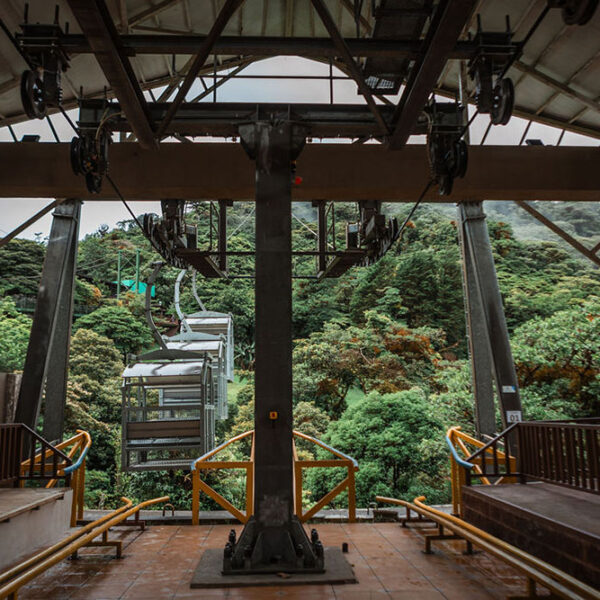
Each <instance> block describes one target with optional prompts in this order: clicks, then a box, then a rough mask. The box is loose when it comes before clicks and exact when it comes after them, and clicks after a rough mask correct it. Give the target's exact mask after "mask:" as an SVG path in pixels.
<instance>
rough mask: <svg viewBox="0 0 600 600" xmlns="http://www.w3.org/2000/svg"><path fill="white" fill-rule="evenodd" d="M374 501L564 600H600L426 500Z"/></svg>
mask: <svg viewBox="0 0 600 600" xmlns="http://www.w3.org/2000/svg"><path fill="white" fill-rule="evenodd" d="M375 499H376V500H377V501H378V502H385V503H388V504H396V505H398V506H404V507H405V508H407V509H409V510H412V511H415V512H416V513H418V514H421V515H423V516H425V517H428V518H430V519H431V520H433V521H435V522H436V523H438V524H439V525H441V526H443V527H446V528H447V529H449V530H451V531H452V532H453V533H454V534H456V535H458V536H459V537H461V538H463V539H465V540H467V541H469V542H471V543H473V544H475V545H476V546H478V547H479V548H481V549H482V550H485V551H486V552H489V553H490V554H492V555H493V556H495V557H496V558H499V559H500V560H503V561H504V562H506V563H507V564H509V565H510V566H512V567H514V568H515V569H517V570H519V571H521V572H522V573H523V574H525V576H526V577H527V578H528V579H530V580H533V581H535V582H537V583H540V584H541V585H543V586H545V587H546V588H548V589H549V590H550V591H551V592H553V593H555V594H558V595H559V596H561V597H562V598H567V599H581V600H600V592H598V591H596V590H594V589H593V588H592V587H590V586H588V585H586V584H585V583H583V582H581V581H579V580H578V579H575V578H574V577H572V576H571V575H569V574H568V573H565V572H564V571H561V570H560V569H557V568H556V567H553V566H552V565H550V564H548V563H546V562H544V561H542V560H540V559H539V558H536V557H535V556H532V555H531V554H528V553H527V552H524V551H523V550H521V549H519V548H517V547H515V546H512V545H511V544H508V543H507V542H505V541H503V540H500V539H498V538H496V537H494V536H492V535H490V534H489V533H487V532H486V531H483V530H481V529H479V528H477V527H474V526H473V525H471V524H469V523H467V522H466V521H463V520H462V519H460V518H458V517H455V516H453V515H448V514H446V513H444V512H442V511H439V510H437V509H435V508H432V507H431V506H427V505H426V504H424V503H423V501H424V500H425V497H424V496H419V497H418V498H415V499H414V501H413V503H411V502H407V501H405V500H399V499H396V498H386V497H383V496H376V498H375ZM574 594H576V595H574Z"/></svg>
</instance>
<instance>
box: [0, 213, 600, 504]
mask: <svg viewBox="0 0 600 600" xmlns="http://www.w3.org/2000/svg"><path fill="white" fill-rule="evenodd" d="M512 207H513V205H510V206H509V205H508V203H497V204H492V203H488V206H487V207H486V208H487V210H488V212H489V213H491V215H492V217H493V218H490V219H488V226H489V231H490V236H491V240H492V245H493V250H494V257H495V260H496V266H497V269H498V278H499V282H500V288H501V292H502V295H503V298H504V303H505V309H506V316H507V321H508V325H509V328H510V332H511V340H512V348H513V353H514V358H515V362H516V366H517V371H518V375H519V381H520V385H521V390H522V401H523V408H524V417H525V418H527V419H559V418H570V417H579V416H590V415H598V414H599V413H600V383H599V379H598V372H599V369H600V272H599V271H598V270H597V269H596V268H594V267H593V266H592V265H591V263H589V262H586V261H585V259H581V258H579V257H578V256H577V255H575V254H574V253H573V252H572V251H571V250H570V249H569V248H568V247H567V246H565V245H564V244H563V243H562V242H561V243H558V242H556V241H552V240H551V237H550V235H545V234H544V236H543V237H542V235H541V230H540V229H539V228H538V227H537V226H536V225H535V224H534V223H535V222H532V221H531V219H530V218H529V217H528V216H527V215H525V217H521V215H520V214H519V215H518V216H517V215H516V213H515V211H514V210H513V208H512ZM388 208H389V209H391V210H398V211H399V218H402V214H403V213H404V214H405V213H406V211H407V210H408V209H407V208H406V207H402V206H400V207H398V208H396V207H395V206H392V207H388ZM189 209H190V212H189V214H188V220H189V222H196V223H198V225H199V230H200V236H199V237H200V240H201V242H200V243H206V244H208V241H209V240H208V230H207V222H208V208H207V205H206V204H202V203H198V204H195V205H194V204H192V205H190V207H189ZM540 210H544V212H545V213H546V214H548V215H549V216H550V217H553V218H555V219H557V220H558V221H563V222H564V221H569V222H570V225H569V226H568V227H569V230H570V231H571V233H573V234H574V235H577V236H580V238H581V239H583V240H587V241H588V242H590V243H592V241H593V236H594V232H600V219H599V218H598V216H597V214H596V211H595V210H592V208H591V207H590V205H587V204H582V205H574V204H566V203H565V204H560V205H559V204H545V205H544V206H543V207H540ZM294 213H295V215H296V216H297V218H294V220H293V224H294V247H295V248H297V249H302V250H308V249H313V248H314V245H315V236H314V231H315V230H316V223H315V221H316V214H315V213H314V210H313V209H312V208H311V207H310V205H304V204H303V205H296V206H295V208H294ZM337 213H338V215H337V216H338V223H340V228H339V236H340V240H341V239H342V228H341V223H342V222H343V221H345V220H354V219H355V207H354V206H353V205H350V204H348V205H345V204H344V205H340V206H339V207H338V209H337ZM454 218H455V217H454V211H453V210H452V209H451V208H450V207H448V206H442V207H432V208H429V207H421V208H419V210H418V212H417V214H416V216H415V217H414V220H413V221H412V222H410V223H409V227H408V228H407V230H406V232H405V234H404V236H403V239H402V240H401V241H400V242H399V243H397V244H396V246H395V247H394V248H393V249H392V250H391V251H390V252H389V253H388V254H387V255H386V256H385V257H384V258H383V259H382V260H381V261H380V262H378V263H377V264H375V265H373V266H371V267H369V268H362V269H358V268H356V269H353V270H351V271H350V272H348V273H347V274H345V275H344V276H343V277H341V278H339V279H333V280H327V281H325V282H323V283H317V282H315V281H314V280H310V279H295V280H294V285H293V294H294V314H293V325H294V340H295V341H294V398H293V400H294V406H295V427H296V428H298V429H300V430H302V431H304V432H306V433H308V434H309V435H313V436H317V437H319V438H321V439H323V440H324V441H326V442H327V443H329V444H330V445H332V446H334V447H336V448H337V449H339V450H341V451H342V452H345V453H347V454H349V455H351V456H353V457H354V458H356V459H357V460H358V461H359V465H360V471H359V472H358V473H357V494H358V504H359V505H361V506H366V505H367V503H368V502H370V501H372V500H373V498H374V496H375V494H382V495H387V496H396V497H405V498H410V499H412V498H413V497H414V496H415V495H418V494H422V493H424V494H426V495H427V496H428V499H429V500H430V501H432V502H445V501H447V500H448V494H449V483H448V456H447V449H446V447H445V444H444V432H445V430H446V428H447V427H449V426H451V425H461V426H462V427H463V429H464V430H466V431H473V402H472V390H471V382H470V372H469V365H468V361H467V344H466V335H465V323H464V304H463V298H462V283H461V271H460V256H459V250H458V245H457V231H456V224H455V221H454ZM527 219H530V220H529V221H528V220H527ZM512 223H514V225H515V226H516V228H517V230H518V231H519V236H518V237H517V236H516V235H515V233H514V229H513V226H512ZM253 225H254V220H253V205H252V204H250V203H238V204H236V205H235V207H234V208H233V209H231V211H230V216H229V231H230V236H231V237H230V239H229V244H230V248H231V249H232V250H246V251H248V250H252V249H253V247H254V242H253ZM528 232H529V233H530V234H531V235H530V237H531V238H536V239H527V234H528ZM540 238H542V239H540ZM136 248H139V249H141V265H142V266H141V279H142V281H144V280H145V279H146V278H147V277H148V275H149V273H150V271H151V264H152V262H153V261H155V260H156V259H157V257H156V255H155V254H154V253H153V251H152V250H151V248H150V245H149V244H148V242H147V241H146V240H145V239H144V237H143V236H142V234H141V232H140V231H139V230H138V229H137V226H136V225H135V223H133V222H130V221H126V222H123V223H121V224H120V225H119V226H118V227H117V228H115V229H113V230H109V229H108V228H107V227H101V228H100V229H99V230H98V231H97V232H96V233H94V234H92V235H88V236H87V237H86V238H85V239H84V240H82V241H81V243H80V247H79V259H78V260H79V262H78V267H77V287H76V299H75V303H76V306H77V309H76V312H77V314H78V316H77V318H76V320H75V323H74V328H73V332H74V334H73V340H72V348H71V362H70V379H69V389H68V405H67V406H68V414H67V425H68V428H69V430H70V431H73V430H75V429H76V428H79V427H83V428H86V429H88V430H89V431H90V432H91V434H92V437H93V440H94V445H93V448H92V451H91V453H90V457H89V462H88V466H89V468H90V469H91V472H90V476H89V478H88V491H87V500H86V501H87V503H88V505H89V506H100V507H102V506H113V505H114V504H115V503H116V502H117V501H118V498H119V497H120V496H121V495H127V496H129V497H131V498H133V499H136V498H145V497H149V496H156V495H161V494H163V493H168V494H169V495H170V496H171V498H172V501H173V503H174V504H175V506H176V507H177V508H181V509H184V508H189V505H190V488H191V484H190V481H189V477H186V476H185V473H182V472H173V473H169V474H167V475H165V474H164V473H136V474H123V473H120V471H119V467H118V465H119V462H120V458H119V456H118V454H119V449H120V435H121V433H120V403H121V398H120V391H119V385H120V377H119V376H120V373H121V371H122V369H123V367H124V362H125V361H126V360H127V354H128V353H138V352H141V351H143V350H147V349H150V348H151V347H152V344H153V340H152V336H151V334H150V331H149V329H148V327H147V326H146V323H145V321H144V317H143V298H142V297H141V296H140V295H138V294H135V293H133V292H126V291H122V292H121V297H120V300H119V301H117V300H116V284H115V281H116V278H117V254H118V252H119V251H121V256H122V264H123V272H122V278H123V279H134V277H135V271H134V266H135V251H136ZM44 252H45V247H44V244H43V243H41V242H34V241H30V240H15V241H13V242H12V243H11V244H9V245H8V246H7V247H5V248H3V249H1V250H0V273H1V274H2V277H1V279H0V295H1V297H2V299H1V300H0V371H11V370H19V369H21V368H22V366H23V362H24V357H25V352H26V349H27V341H28V332H29V328H30V322H31V321H30V313H28V312H26V310H25V308H24V307H26V306H29V305H30V302H29V304H28V301H27V299H31V298H34V297H35V294H36V292H37V284H38V281H39V276H40V269H41V264H42V261H43V256H44ZM252 269H253V265H252V261H251V260H250V259H249V258H248V257H237V258H233V259H231V268H230V271H231V272H232V273H233V274H236V275H251V274H252ZM314 271H315V265H314V263H313V259H298V260H296V261H295V263H294V273H295V274H296V275H311V274H314ZM176 274H177V271H176V270H174V269H172V268H166V269H163V271H162V272H161V274H160V277H159V279H158V281H157V285H156V297H155V299H154V301H153V302H154V311H155V314H156V317H157V318H158V319H159V320H160V321H161V322H162V323H164V325H165V331H166V330H167V329H168V327H167V326H168V325H171V329H172V325H173V322H174V317H175V311H174V307H173V301H172V293H173V283H174V280H175V276H176ZM198 291H199V295H200V297H201V298H202V300H203V301H204V302H205V304H206V306H207V307H208V308H209V309H211V310H217V311H223V312H231V313H232V314H233V315H234V317H235V334H236V372H237V375H236V382H235V384H233V385H232V387H231V390H230V393H229V399H230V411H229V414H230V416H229V419H228V420H227V421H225V422H222V423H219V427H218V431H217V434H218V438H219V441H222V440H225V439H227V438H229V437H231V436H232V435H234V434H236V433H240V432H242V431H245V430H247V429H251V428H252V418H253V405H254V396H253V364H254V348H253V311H254V292H253V281H252V279H249V278H242V279H232V280H230V281H221V280H203V279H201V278H200V279H199V285H198ZM182 305H183V308H184V310H185V311H188V312H193V311H195V310H197V307H196V304H195V301H194V300H193V297H192V294H191V290H190V289H189V286H185V285H184V288H183V296H182ZM498 427H500V422H498ZM240 451H241V450H237V451H236V450H232V451H231V452H232V454H231V456H233V455H234V453H235V452H240ZM299 451H300V452H301V454H302V456H305V457H306V456H308V455H310V454H311V453H314V448H311V447H308V446H300V447H299ZM338 476H339V477H342V473H339V474H338V473H335V472H331V473H330V472H328V471H327V470H323V471H320V470H318V469H310V470H308V472H307V473H306V488H307V492H306V501H307V502H309V501H310V499H311V498H318V497H320V496H321V495H322V494H323V493H325V492H326V491H328V490H329V489H331V487H332V484H333V483H334V482H335V478H336V477H338ZM210 477H211V478H212V479H211V482H212V483H213V484H214V485H215V486H217V488H218V489H219V490H220V491H221V493H223V494H224V495H225V496H226V497H228V498H229V499H230V500H232V501H234V502H241V500H242V499H243V494H244V485H243V477H242V474H241V473H235V472H234V473H232V472H229V473H212V474H211V475H210ZM344 502H345V498H344V497H339V498H338V499H337V500H336V506H343V505H344ZM212 507H214V505H213V504H211V502H210V501H209V500H203V508H204V509H208V508H212Z"/></svg>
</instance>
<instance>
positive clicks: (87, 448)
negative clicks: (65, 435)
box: [63, 429, 92, 475]
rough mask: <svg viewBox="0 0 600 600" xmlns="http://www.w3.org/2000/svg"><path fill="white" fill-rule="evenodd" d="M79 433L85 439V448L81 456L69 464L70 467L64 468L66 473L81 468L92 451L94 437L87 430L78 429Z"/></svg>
mask: <svg viewBox="0 0 600 600" xmlns="http://www.w3.org/2000/svg"><path fill="white" fill-rule="evenodd" d="M77 433H78V435H80V436H81V437H82V438H83V439H84V440H85V445H84V446H83V449H82V450H81V452H80V454H79V456H78V457H77V460H76V461H75V462H74V463H73V464H72V465H69V466H68V467H66V468H65V469H63V473H64V474H65V475H68V474H70V473H73V472H74V471H77V469H79V468H80V467H81V465H82V464H83V461H84V460H85V458H86V456H87V454H88V452H89V451H90V448H91V447H92V437H91V436H90V434H89V433H88V432H87V431H83V429H78V430H77Z"/></svg>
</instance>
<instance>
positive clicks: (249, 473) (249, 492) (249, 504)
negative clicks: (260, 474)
mask: <svg viewBox="0 0 600 600" xmlns="http://www.w3.org/2000/svg"><path fill="white" fill-rule="evenodd" d="M253 509H254V463H253V462H250V463H248V467H247V468H246V518H248V519H249V518H250V517H251V516H252V513H253V512H254V510H253Z"/></svg>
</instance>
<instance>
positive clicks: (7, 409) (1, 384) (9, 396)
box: [0, 373, 23, 423]
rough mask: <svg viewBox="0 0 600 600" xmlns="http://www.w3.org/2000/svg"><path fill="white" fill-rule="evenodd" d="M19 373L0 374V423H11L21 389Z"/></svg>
mask: <svg viewBox="0 0 600 600" xmlns="http://www.w3.org/2000/svg"><path fill="white" fill-rule="evenodd" d="M22 378H23V375H22V374H21V373H0V423H12V422H13V421H14V417H15V410H16V409H17V400H18V398H19V390H20V388H21V379H22Z"/></svg>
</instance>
